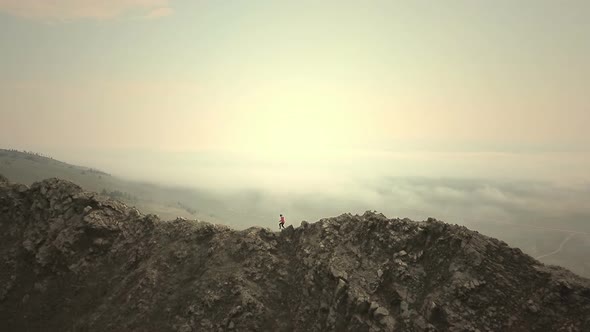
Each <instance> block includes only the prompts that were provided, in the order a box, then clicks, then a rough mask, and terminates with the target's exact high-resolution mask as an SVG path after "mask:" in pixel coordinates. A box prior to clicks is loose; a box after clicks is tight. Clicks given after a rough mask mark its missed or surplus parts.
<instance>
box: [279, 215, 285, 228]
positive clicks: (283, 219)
mask: <svg viewBox="0 0 590 332" xmlns="http://www.w3.org/2000/svg"><path fill="white" fill-rule="evenodd" d="M280 216H281V220H279V229H285V217H283V215H282V214H281V215H280Z"/></svg>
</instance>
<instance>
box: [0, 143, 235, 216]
mask: <svg viewBox="0 0 590 332" xmlns="http://www.w3.org/2000/svg"><path fill="white" fill-rule="evenodd" d="M0 174H2V175H4V176H6V177H7V178H8V179H9V180H10V181H13V182H17V183H23V184H26V185H31V184H32V183H34V182H37V181H41V180H44V179H48V178H54V177H55V178H60V179H65V180H68V181H72V182H74V183H77V184H79V185H80V186H81V187H82V188H84V190H88V191H93V192H99V193H103V194H105V196H109V197H111V198H114V199H118V200H121V201H123V202H124V203H126V204H129V205H133V206H136V207H138V208H139V209H141V210H142V211H144V212H145V213H151V214H156V215H158V216H160V217H161V218H163V219H174V218H176V217H185V218H199V219H203V218H206V219H207V220H211V221H214V222H220V221H221V219H220V218H219V215H222V216H223V217H224V218H222V219H224V220H225V219H230V218H226V217H228V216H227V213H226V210H225V209H224V206H223V203H222V202H220V201H218V200H217V199H216V198H214V197H211V195H207V194H203V193H199V192H198V191H196V190H190V191H189V190H182V189H179V188H166V187H161V186H157V185H154V184H148V183H140V182H133V181H128V180H125V179H121V178H119V177H116V176H112V175H110V174H107V173H105V172H102V171H99V170H96V169H93V168H89V167H82V166H76V165H71V164H68V163H65V162H61V161H58V160H55V159H52V158H49V157H46V156H42V155H38V154H33V153H27V152H22V151H16V150H4V149H0Z"/></svg>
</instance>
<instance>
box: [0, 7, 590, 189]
mask: <svg viewBox="0 0 590 332" xmlns="http://www.w3.org/2000/svg"><path fill="white" fill-rule="evenodd" d="M589 17H590V2H589V1H542V0H531V1H525V0H521V1H514V0H510V1H504V0H499V1H477V0H470V1H467V0H465V1H393V0H390V1H289V2H287V1H193V0H178V1H175V0H119V1H115V0H108V1H106V0H104V1H98V0H96V1H91V0H56V1H44V0H0V118H1V119H2V120H1V121H0V146H3V147H15V148H20V149H29V150H35V151H40V152H47V153H52V154H54V156H55V157H58V158H60V159H65V160H66V161H70V162H77V163H85V164H87V165H89V166H96V167H101V168H103V169H106V170H107V171H114V172H120V173H121V174H123V175H133V176H136V177H147V176H150V175H153V174H157V177H158V179H162V180H166V179H174V180H175V181H176V182H182V179H183V178H187V177H189V176H190V177H191V178H192V179H197V178H198V179H199V181H201V180H202V181H204V180H205V179H207V180H211V179H215V178H217V179H218V180H219V181H224V180H230V181H239V180H240V179H241V180H244V179H246V180H251V179H257V180H256V181H263V182H269V184H271V185H272V183H275V181H283V180H285V179H289V180H290V181H289V182H288V183H290V184H296V183H299V182H301V181H303V179H307V180H310V179H311V180H310V181H311V182H313V181H316V180H319V179H325V178H326V177H330V176H334V177H341V178H347V177H348V176H349V175H351V174H361V173H362V174H365V175H367V174H368V175H395V176H406V175H411V176H480V177H481V176H483V177H518V178H540V179H549V180H552V181H553V180H555V181H565V180H575V181H590V174H588V173H589V172H588V169H590V145H589V142H590V130H589V129H588V128H589V125H590V88H589V87H590V61H589V60H588V59H590V19H589ZM203 156H205V157H203ZM199 158H201V159H199ZM195 165H198V167H195ZM184 168H186V170H184ZM220 169H221V170H222V172H221V173H220V171H219V170H220ZM220 174H221V175H220ZM199 176H200V177H199Z"/></svg>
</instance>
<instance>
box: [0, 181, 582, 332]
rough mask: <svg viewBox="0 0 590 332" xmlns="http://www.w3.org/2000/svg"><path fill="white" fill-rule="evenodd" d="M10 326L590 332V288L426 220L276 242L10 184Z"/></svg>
mask: <svg viewBox="0 0 590 332" xmlns="http://www.w3.org/2000/svg"><path fill="white" fill-rule="evenodd" d="M0 257H2V258H1V259H0V271H1V272H0V321H1V322H2V331H68V330H73V331H74V330H75V331H78V330H80V331H105V330H112V331H119V330H121V331H146V330H148V331H183V332H188V331H225V330H236V331H481V332H484V331H486V332H487V331H534V330H537V331H590V282H589V281H588V280H587V279H583V278H580V277H578V276H576V275H574V274H572V273H570V272H568V271H566V270H564V269H561V268H557V267H546V266H544V265H542V264H541V263H539V262H537V261H535V260H534V259H532V258H531V257H529V256H526V255H524V254H523V253H522V252H521V251H519V250H515V249H512V248H509V247H508V246H507V245H506V244H505V243H503V242H501V241H498V240H495V239H492V238H488V237H486V236H483V235H481V234H478V233H476V232H471V231H469V230H468V229H466V228H465V227H461V226H456V225H449V224H446V223H444V222H441V221H438V220H436V219H434V218H429V219H428V220H427V221H425V222H414V221H411V220H409V219H402V220H400V219H387V218H386V217H385V216H384V215H382V214H379V213H376V212H371V211H369V212H366V213H365V214H363V215H360V216H359V215H351V214H344V215H341V216H338V217H336V218H326V219H322V220H321V221H319V222H316V223H307V222H302V223H301V227H299V228H294V227H293V226H289V227H287V228H286V229H285V230H283V231H282V232H281V233H273V232H272V231H270V230H268V229H262V228H260V227H253V228H251V229H248V230H244V231H234V230H231V229H229V228H228V227H225V226H222V225H212V224H209V223H205V222H199V221H192V220H185V219H182V218H179V219H177V220H175V221H171V222H163V221H160V220H159V218H158V217H157V216H154V215H146V216H144V215H142V214H141V213H140V212H139V211H137V210H136V209H135V208H131V207H127V206H125V205H124V204H122V203H120V202H117V201H113V200H110V199H108V198H105V197H102V196H100V195H95V194H92V193H87V192H83V191H82V190H81V189H80V187H78V186H76V185H74V184H72V183H70V182H67V181H61V180H58V179H50V180H46V181H42V182H39V183H35V184H33V185H32V186H31V187H30V188H28V187H26V186H22V185H15V184H11V183H9V182H8V181H6V180H5V179H4V178H3V177H1V176H0Z"/></svg>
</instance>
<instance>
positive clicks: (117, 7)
mask: <svg viewBox="0 0 590 332" xmlns="http://www.w3.org/2000/svg"><path fill="white" fill-rule="evenodd" d="M169 2H170V1H169V0H53V1H47V0H0V12H4V13H7V14H9V15H13V16H17V17H22V18H26V19H35V20H49V21H70V20H79V19H95V20H109V19H114V18H117V17H119V16H122V15H125V14H130V13H133V14H138V15H140V16H144V17H146V18H157V17H163V16H168V15H171V14H172V13H173V12H174V11H173V10H172V8H170V6H169Z"/></svg>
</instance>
